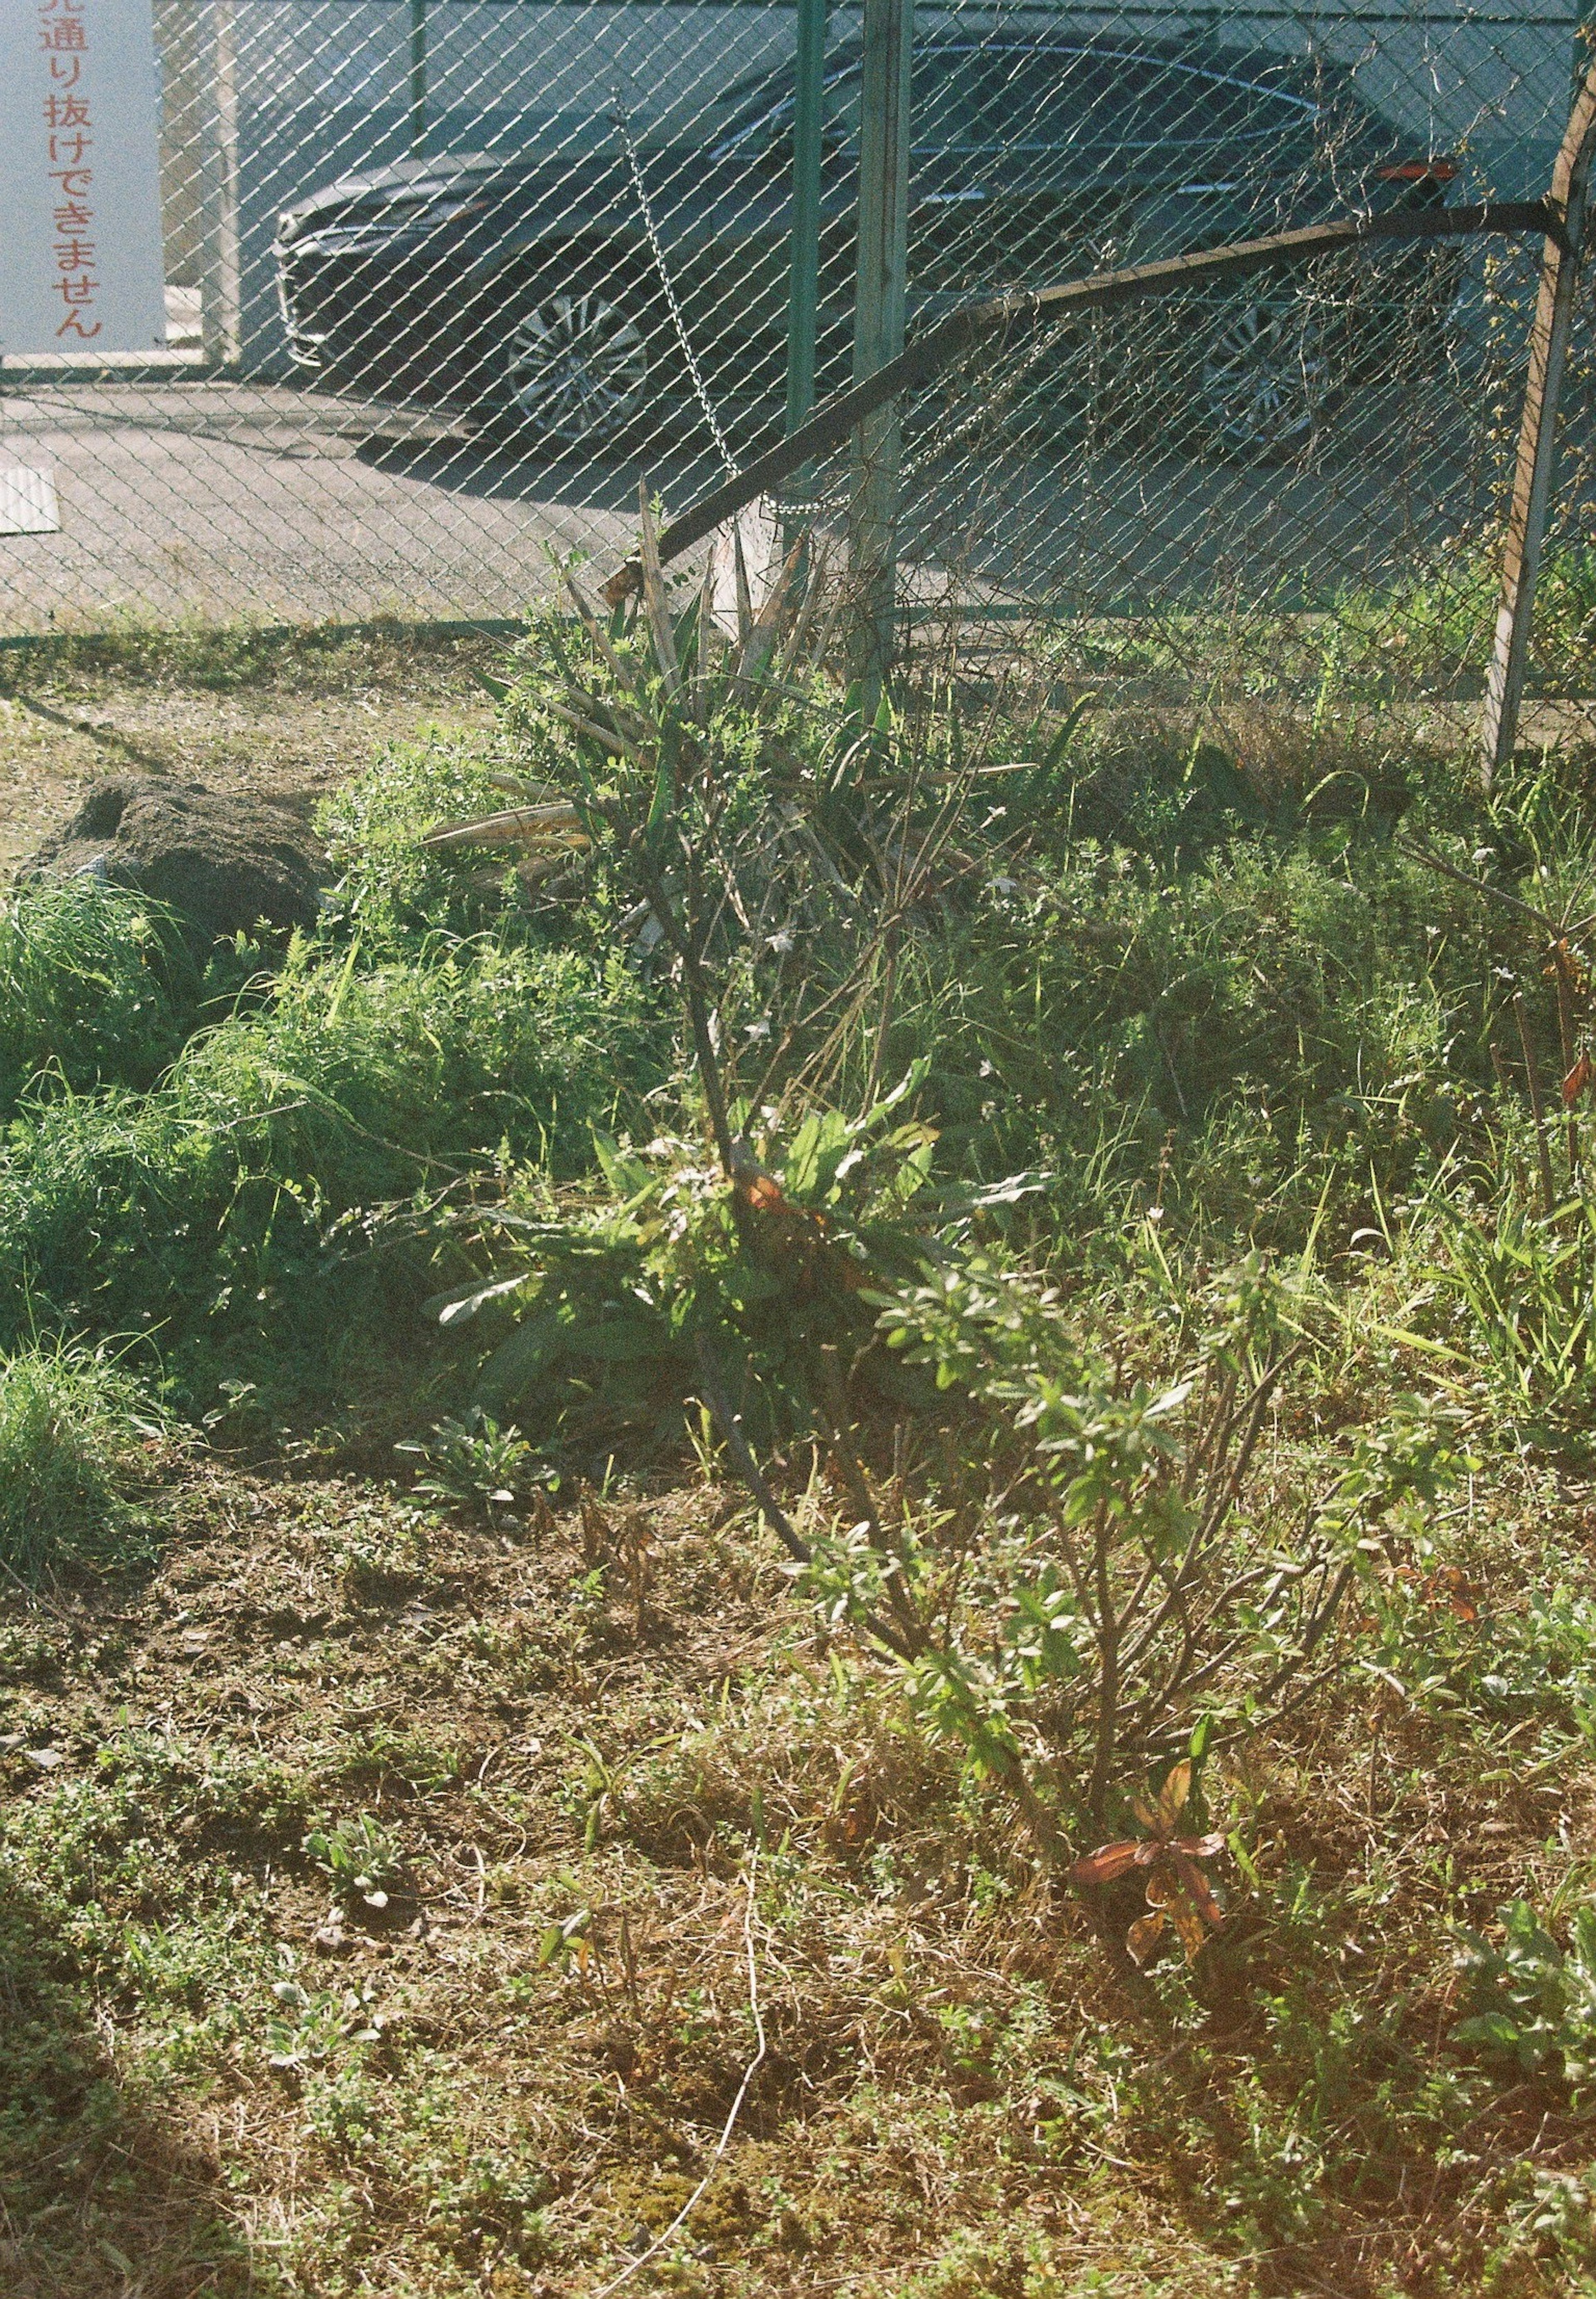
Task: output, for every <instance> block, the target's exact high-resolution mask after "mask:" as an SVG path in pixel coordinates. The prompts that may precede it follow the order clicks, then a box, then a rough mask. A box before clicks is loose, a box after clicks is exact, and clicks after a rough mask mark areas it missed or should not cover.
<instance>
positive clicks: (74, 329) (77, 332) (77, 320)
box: [55, 311, 104, 343]
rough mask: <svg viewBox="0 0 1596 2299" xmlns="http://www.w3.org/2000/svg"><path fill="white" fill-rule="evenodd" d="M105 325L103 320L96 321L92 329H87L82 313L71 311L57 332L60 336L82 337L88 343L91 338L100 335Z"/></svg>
mask: <svg viewBox="0 0 1596 2299" xmlns="http://www.w3.org/2000/svg"><path fill="white" fill-rule="evenodd" d="M103 325H104V321H103V320H96V321H95V323H94V325H93V327H92V328H86V327H85V326H84V324H83V314H82V312H81V311H69V312H68V313H67V315H66V317H65V319H64V320H62V323H61V325H60V327H58V328H56V330H55V332H56V334H57V335H58V336H81V337H82V338H83V341H84V342H85V343H87V342H88V341H89V340H90V339H91V337H93V336H97V335H98V334H99V332H100V329H101V328H102V326H103Z"/></svg>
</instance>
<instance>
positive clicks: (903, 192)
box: [848, 0, 914, 715]
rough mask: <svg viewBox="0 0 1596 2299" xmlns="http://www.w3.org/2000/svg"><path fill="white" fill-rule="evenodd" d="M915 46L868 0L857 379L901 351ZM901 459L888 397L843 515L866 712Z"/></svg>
mask: <svg viewBox="0 0 1596 2299" xmlns="http://www.w3.org/2000/svg"><path fill="white" fill-rule="evenodd" d="M913 45H914V0H865V8H864V65H863V82H862V86H861V88H860V97H861V109H862V115H863V116H862V120H861V122H860V153H859V276H858V286H857V290H856V294H855V298H854V306H853V374H854V378H855V380H856V381H857V382H861V383H862V382H863V381H864V380H865V378H867V377H869V376H872V375H874V374H875V372H876V370H877V369H878V368H883V367H885V366H886V364H887V362H888V361H890V360H894V359H896V358H897V356H898V354H899V353H900V352H901V351H902V348H903V329H904V321H905V317H906V312H907V290H908V270H909V102H910V51H911V49H912V47H913ZM902 460H903V437H902V417H901V413H900V410H899V404H898V402H897V401H896V400H895V399H894V400H891V401H889V402H888V403H887V404H886V405H885V407H881V408H878V409H877V410H876V411H875V412H874V413H873V414H871V415H868V416H867V417H866V418H865V419H864V421H863V422H862V423H861V424H860V427H859V428H858V429H857V431H856V432H855V433H854V435H853V483H852V501H851V504H850V511H849V521H848V570H849V579H850V582H851V585H852V590H853V599H854V624H853V640H854V660H853V666H852V667H853V670H854V675H855V676H856V677H857V678H858V679H859V680H860V684H861V685H862V687H863V690H864V698H865V704H866V710H867V712H868V713H870V714H872V715H873V712H874V708H875V703H876V701H877V698H878V697H879V695H880V692H881V685H882V682H883V680H884V679H885V676H886V673H887V669H888V668H889V666H890V664H891V661H892V652H893V619H894V602H895V595H896V589H897V568H896V551H897V525H898V494H899V488H900V486H901V483H902Z"/></svg>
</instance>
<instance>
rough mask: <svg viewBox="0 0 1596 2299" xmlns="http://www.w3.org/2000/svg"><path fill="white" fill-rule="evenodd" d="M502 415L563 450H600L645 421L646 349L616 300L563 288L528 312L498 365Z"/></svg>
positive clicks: (637, 327)
mask: <svg viewBox="0 0 1596 2299" xmlns="http://www.w3.org/2000/svg"><path fill="white" fill-rule="evenodd" d="M500 386H501V392H502V406H503V413H504V414H505V415H506V416H507V417H508V418H510V419H511V421H512V422H514V423H515V424H516V425H518V426H524V427H526V428H527V429H528V430H531V431H535V432H536V433H537V434H538V435H539V436H541V437H543V438H545V439H549V440H553V441H554V442H556V443H558V444H560V445H561V446H562V447H598V446H602V445H603V444H604V443H605V442H606V441H607V440H610V439H613V438H614V437H615V436H617V435H618V434H619V433H620V432H622V431H624V430H625V429H626V428H627V427H628V425H629V424H631V423H633V422H635V421H636V419H637V417H638V416H639V415H640V414H641V413H642V411H643V409H644V404H645V403H646V401H647V397H648V387H649V357H648V344H647V341H646V338H645V336H644V331H643V328H642V327H641V326H640V325H639V324H638V321H637V320H636V317H635V316H634V315H633V314H632V313H631V312H630V311H628V309H627V308H626V305H625V303H623V302H621V301H619V300H617V299H616V298H615V297H614V296H611V295H601V294H597V293H594V292H592V291H589V290H587V289H584V288H581V287H575V288H571V289H564V288H561V289H560V290H557V291H555V292H553V293H550V294H548V295H542V296H540V297H539V298H538V300H537V301H536V303H532V304H529V305H528V306H527V307H526V308H525V309H524V310H523V311H521V313H520V317H519V318H517V319H516V320H514V321H513V322H512V323H511V327H510V328H509V329H508V331H507V333H506V336H505V337H504V339H503V348H502V353H501V361H500Z"/></svg>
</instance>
